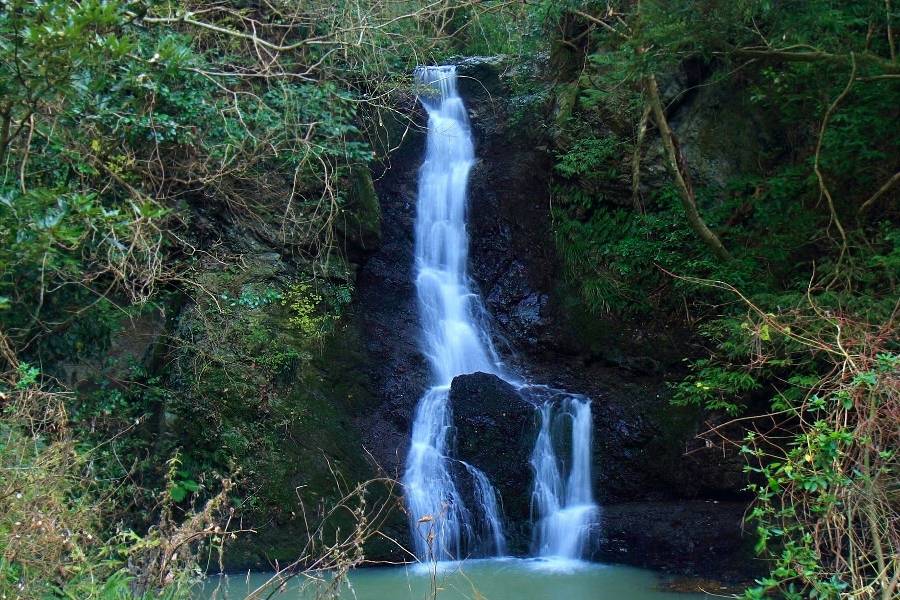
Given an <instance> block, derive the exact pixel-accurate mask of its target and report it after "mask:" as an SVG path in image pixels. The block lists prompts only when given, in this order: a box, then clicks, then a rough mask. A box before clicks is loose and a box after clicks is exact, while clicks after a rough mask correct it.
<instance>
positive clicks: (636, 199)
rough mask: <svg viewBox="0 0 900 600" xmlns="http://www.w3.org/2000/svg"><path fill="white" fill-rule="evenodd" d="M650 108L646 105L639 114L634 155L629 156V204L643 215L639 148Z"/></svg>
mask: <svg viewBox="0 0 900 600" xmlns="http://www.w3.org/2000/svg"><path fill="white" fill-rule="evenodd" d="M651 110H652V109H651V107H650V105H649V104H648V105H647V106H645V107H644V112H643V113H641V120H640V122H639V123H638V132H637V139H636V140H635V142H634V154H633V155H632V156H631V202H632V203H633V204H634V208H635V210H637V211H638V212H641V213H643V212H644V207H643V206H642V205H641V192H640V187H641V146H642V145H643V143H644V137H645V136H646V135H647V121H648V120H649V119H650V111H651Z"/></svg>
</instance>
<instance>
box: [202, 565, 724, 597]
mask: <svg viewBox="0 0 900 600" xmlns="http://www.w3.org/2000/svg"><path fill="white" fill-rule="evenodd" d="M271 577H272V574H271V573H256V574H251V575H250V576H249V577H248V576H245V575H231V576H224V577H221V578H216V579H213V580H211V581H209V582H208V583H207V584H206V586H205V587H204V588H203V589H202V590H201V591H200V592H199V594H198V595H197V596H195V597H196V598H197V599H198V600H245V599H248V598H251V599H253V600H256V599H257V598H259V599H262V598H267V597H269V594H270V593H271V592H272V591H273V590H275V589H276V587H275V586H271V585H270V586H268V587H266V588H265V589H264V590H260V591H258V592H257V593H256V594H255V595H251V594H252V593H253V592H254V590H257V589H258V588H259V587H260V586H262V585H263V584H264V583H265V582H266V581H267V580H269V579H270V578H271ZM433 580H434V583H435V584H436V587H437V596H436V599H437V600H698V599H700V598H707V599H708V598H710V596H706V595H703V594H685V593H676V592H668V591H663V590H661V589H660V588H659V583H660V580H659V577H658V575H656V574H655V573H653V572H651V571H645V570H642V569H635V568H632V567H623V566H613V565H602V564H596V563H585V562H579V561H565V560H553V559H551V560H541V559H514V558H508V559H490V560H469V561H465V562H460V563H449V564H441V565H439V567H438V569H437V572H436V573H435V574H434V578H433ZM432 586H433V583H432V572H431V571H430V570H429V569H428V568H427V567H426V566H424V565H416V566H412V567H391V568H369V569H359V570H356V571H354V572H353V573H352V574H351V576H350V578H349V582H347V583H346V584H345V585H344V586H343V587H342V588H341V592H340V595H339V596H338V597H339V598H340V599H341V600H432V599H433V598H435V596H434V593H433V587H432ZM322 587H323V582H321V581H319V582H315V581H312V580H309V579H303V578H295V579H292V580H290V581H289V582H287V583H286V584H285V586H284V589H283V591H281V592H279V593H276V594H275V595H273V596H272V598H273V599H279V600H294V599H296V600H318V599H319V598H327V597H328V596H327V595H323V594H322Z"/></svg>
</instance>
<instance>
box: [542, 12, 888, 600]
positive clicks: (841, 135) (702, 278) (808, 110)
mask: <svg viewBox="0 0 900 600" xmlns="http://www.w3.org/2000/svg"><path fill="white" fill-rule="evenodd" d="M637 7H638V5H637V4H636V3H633V2H612V3H607V4H606V5H605V7H604V6H601V5H599V4H598V3H594V2H576V1H573V2H563V3H555V2H554V3H550V2H543V3H538V5H537V6H536V7H535V9H534V10H535V11H537V12H539V13H540V15H541V18H543V19H544V20H545V23H546V26H547V29H545V31H547V30H550V29H552V30H554V31H557V32H562V34H563V35H566V36H571V37H570V39H569V40H568V41H569V42H570V44H569V45H570V47H577V44H578V43H581V44H582V47H581V52H582V54H581V55H580V56H577V57H576V60H578V61H582V59H583V62H579V65H581V64H583V65H584V66H583V68H581V70H580V71H579V74H578V76H577V77H578V79H577V85H578V87H579V89H580V94H579V98H578V102H577V104H576V107H575V112H574V113H573V114H572V116H571V118H568V119H566V120H565V121H563V122H561V123H560V124H559V126H560V127H561V129H560V131H558V132H557V136H556V139H557V140H559V143H560V144H561V147H559V148H557V162H556V168H555V170H556V174H557V177H556V186H555V188H554V203H553V218H554V229H555V233H556V240H557V246H558V248H559V250H560V254H561V256H562V257H563V261H564V264H565V266H566V274H567V277H568V279H569V280H570V281H571V282H572V284H573V285H574V286H575V287H576V289H577V290H578V291H579V292H580V296H581V299H582V301H583V302H584V304H585V305H586V306H588V307H589V308H590V309H592V310H593V311H594V312H602V311H611V312H614V313H616V314H618V315H623V316H626V317H631V318H633V319H639V320H640V322H642V324H643V326H645V327H646V320H647V319H659V320H668V319H673V318H678V319H680V318H681V316H682V315H687V316H688V318H689V321H690V323H691V324H692V325H693V327H694V329H695V331H696V334H697V336H698V341H699V342H701V343H702V346H703V348H705V350H704V351H702V352H700V355H699V357H697V358H695V359H693V360H692V361H690V362H689V372H688V374H687V376H686V377H684V378H683V379H682V380H681V381H677V382H673V384H672V388H673V395H672V401H673V402H674V403H675V404H677V405H691V406H699V407H702V408H704V409H705V410H708V411H711V412H713V413H714V414H723V415H726V416H735V417H742V419H741V420H740V421H738V422H739V423H741V422H752V423H753V425H752V426H751V427H750V431H753V430H756V431H763V432H766V431H768V432H770V433H768V434H765V433H762V434H761V433H753V434H750V435H748V438H747V440H745V442H744V453H745V455H746V457H747V458H748V477H749V481H750V482H751V483H750V488H749V489H750V491H751V492H753V493H754V495H755V497H756V503H755V505H754V511H753V513H752V514H751V515H750V519H749V520H750V521H751V522H752V523H753V524H754V526H755V527H757V534H758V545H757V551H758V552H759V553H760V554H761V555H763V556H765V557H767V558H768V559H769V560H770V564H771V573H770V575H769V576H768V577H767V578H765V579H763V580H761V581H760V582H759V586H758V587H756V588H753V589H751V590H748V591H747V593H746V597H748V598H763V597H770V596H779V597H786V598H838V597H845V596H848V595H854V596H855V595H859V596H863V597H866V595H867V594H881V595H882V596H883V597H888V596H891V597H892V596H893V595H896V577H895V576H894V574H895V573H896V572H897V571H896V564H895V563H894V564H892V563H891V562H890V561H891V559H890V558H888V557H889V556H891V555H892V554H893V555H894V556H895V555H896V552H897V548H898V546H900V534H898V532H897V528H896V527H895V526H894V525H891V524H890V523H893V522H894V519H895V518H896V498H895V492H892V491H891V490H895V489H896V486H897V470H896V457H895V456H894V452H893V448H894V446H896V444H897V441H898V440H897V437H896V423H895V421H896V416H897V413H896V410H897V381H896V363H895V362H893V361H894V358H892V357H895V356H896V353H897V350H898V347H897V341H896V340H897V337H896V323H895V319H896V298H897V283H898V282H897V277H896V274H897V272H898V266H900V263H898V261H897V258H896V253H897V239H898V235H900V234H898V232H900V223H898V216H900V215H898V213H897V210H896V207H897V203H896V198H897V190H896V186H894V188H890V186H888V188H889V189H888V191H887V192H886V194H885V195H884V196H882V197H880V198H878V199H876V200H873V202H874V204H872V207H871V208H868V207H867V209H861V207H862V206H863V205H864V203H866V202H867V200H868V199H870V198H872V197H873V196H872V195H873V194H874V193H875V191H876V190H878V189H879V187H880V186H882V185H885V184H886V182H889V181H890V178H891V176H892V175H893V174H894V173H895V172H896V170H897V167H898V163H897V158H896V157H897V156H898V155H900V147H898V143H900V140H898V138H897V136H896V135H895V134H894V132H895V131H896V130H897V128H898V126H900V121H898V118H900V117H898V113H897V111H896V99H897V87H896V86H897V84H896V61H895V60H894V57H893V54H892V50H891V49H890V47H889V46H890V45H889V43H888V39H889V35H890V34H889V33H888V27H887V20H888V19H890V18H893V19H894V20H895V21H896V15H893V17H892V16H891V15H889V14H888V13H887V10H888V9H886V5H885V4H884V3H881V2H877V1H875V0H868V1H865V2H851V3H833V2H828V1H827V0H821V1H819V0H816V1H813V2H807V3H802V6H801V5H799V4H797V3H783V2H781V3H779V2H769V1H765V0H746V1H744V0H742V1H737V2H727V3H722V2H715V1H706V0H677V1H674V2H672V1H665V2H663V1H652V0H651V1H649V2H646V1H642V2H641V3H640V5H639V7H640V8H639V9H638V8H637ZM579 12H580V13H582V14H579ZM585 13H586V14H588V15H593V16H594V17H595V20H591V19H588V18H586V17H584V16H583V14H585ZM596 19H600V20H603V21H604V23H605V24H606V26H605V27H604V26H596ZM579 40H584V41H579ZM753 52H756V53H757V54H753ZM797 52H800V53H806V52H809V53H811V55H802V56H801V55H797V54H794V53H797ZM751 56H752V57H753V59H754V60H752V61H749V62H748V58H750V57H751ZM651 74H652V75H654V76H655V77H656V79H657V81H659V85H660V89H661V90H662V92H661V93H662V95H663V96H664V98H663V102H664V104H666V105H667V106H666V108H667V110H668V111H669V113H670V118H671V122H672V123H673V124H674V126H675V129H676V131H675V133H676V136H678V137H679V138H680V141H681V151H682V153H683V158H684V160H685V163H686V172H687V173H688V174H689V175H690V176H691V178H692V179H693V182H692V183H693V190H694V191H695V193H696V196H697V205H698V209H699V212H700V213H701V215H702V217H703V219H704V220H705V221H706V223H707V224H708V225H709V227H710V228H711V229H712V230H714V231H715V232H716V233H717V234H718V235H719V236H720V238H721V239H722V241H723V243H724V245H725V246H726V247H727V248H728V249H729V251H730V253H731V254H732V255H733V257H734V258H733V259H732V260H731V261H728V262H727V263H721V262H718V261H715V260H712V258H711V257H710V256H709V253H708V251H707V250H706V248H705V247H704V246H703V245H702V244H701V243H700V242H699V240H698V238H697V236H696V235H695V234H694V232H693V230H692V229H691V228H690V227H688V225H687V222H686V219H685V214H684V211H683V209H682V206H681V203H680V201H679V200H680V199H679V197H678V195H677V189H676V188H674V187H670V186H669V185H667V184H665V183H662V184H661V183H659V181H658V176H659V174H660V172H661V171H662V168H661V167H662V165H660V164H659V160H658V159H657V156H658V153H659V151H658V146H655V145H654V144H658V142H656V140H655V138H656V135H655V132H654V130H653V122H652V119H651V122H650V128H649V129H648V132H647V139H646V140H644V141H643V145H642V147H640V148H636V147H635V146H636V145H637V143H638V139H637V136H636V132H637V131H638V121H639V119H640V115H641V114H642V112H643V108H644V103H645V100H644V98H643V90H642V86H643V78H644V77H646V76H648V75H651ZM685 81H686V83H685ZM570 85H573V84H572V83H565V84H564V85H563V86H561V88H560V89H561V90H562V92H561V93H567V89H568V87H567V86H570ZM692 98H693V100H692ZM685 101H686V102H685ZM685 105H686V106H688V107H689V108H685V107H684V106H685ZM692 105H698V106H702V107H704V110H706V111H709V114H703V115H698V114H697V113H696V109H694V111H695V112H693V113H692V112H690V111H691V107H692ZM826 114H827V115H828V117H827V122H826ZM723 119H728V120H738V121H741V122H734V123H732V122H724V123H723V122H715V121H717V120H723ZM743 121H746V122H743ZM823 122H824V124H823ZM748 146H749V148H750V151H749V154H747V153H745V152H744V148H745V147H748ZM635 152H637V153H638V156H639V157H640V159H641V160H640V165H641V168H640V170H639V172H638V174H639V175H640V178H641V179H640V181H641V183H642V185H641V188H639V189H638V193H637V194H632V193H631V192H632V189H631V185H632V177H631V176H632V175H633V171H632V169H633V163H632V158H633V157H634V156H635ZM722 159H725V160H731V161H732V163H731V164H732V167H731V168H730V169H729V170H728V178H727V180H726V179H725V178H717V177H715V175H717V174H718V171H719V168H718V166H717V165H716V164H715V163H712V162H711V161H714V160H722ZM650 165H652V167H653V170H651V169H648V166H650ZM710 173H712V175H714V177H709V176H708V174H710ZM870 204H871V203H870ZM867 210H868V211H869V212H867ZM673 275H674V277H673ZM876 356H880V357H882V358H881V359H876V358H875V357H876ZM890 365H894V366H890ZM892 421H893V424H892ZM892 494H893V496H892ZM838 540H840V541H838ZM848 540H849V542H848ZM892 577H894V580H893V581H894V582H893V583H891V581H892V579H891V578H892ZM892 585H893V586H894V587H893V588H892V587H891V586H892ZM873 590H874V591H873Z"/></svg>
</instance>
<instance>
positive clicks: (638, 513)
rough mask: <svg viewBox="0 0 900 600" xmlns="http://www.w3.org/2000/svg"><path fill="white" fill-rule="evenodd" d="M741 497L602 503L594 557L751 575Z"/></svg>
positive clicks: (720, 575)
mask: <svg viewBox="0 0 900 600" xmlns="http://www.w3.org/2000/svg"><path fill="white" fill-rule="evenodd" d="M745 508H746V507H745V505H744V504H743V503H741V502H717V501H700V500H695V501H690V502H679V503H674V502H629V503H624V504H613V505H609V506H605V507H603V509H602V511H601V515H600V523H599V526H598V529H599V533H598V538H597V549H596V553H595V554H594V558H595V559H597V560H601V561H605V562H620V563H621V562H624V563H630V564H636V565H640V566H643V567H649V568H652V569H659V570H662V571H669V572H672V573H678V574H681V575H690V576H696V577H710V578H713V579H717V580H720V581H727V582H741V581H749V580H750V579H752V576H753V575H756V574H761V571H762V569H761V568H760V567H761V566H762V565H759V564H758V565H753V564H752V563H751V562H748V561H747V560H746V558H745V557H746V556H747V554H748V552H747V551H748V548H747V546H748V544H749V539H748V538H746V537H744V536H743V535H742V532H741V526H740V522H741V517H742V515H743V513H744V510H745Z"/></svg>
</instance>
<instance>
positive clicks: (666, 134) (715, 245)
mask: <svg viewBox="0 0 900 600" xmlns="http://www.w3.org/2000/svg"><path fill="white" fill-rule="evenodd" d="M644 87H645V89H646V90H647V95H648V102H649V104H650V107H651V109H652V110H653V116H654V120H655V121H656V126H657V128H658V129H659V134H660V137H662V142H663V147H664V148H665V150H666V156H667V158H668V160H667V161H666V166H668V168H669V171H670V172H671V173H672V176H673V177H674V178H675V183H676V184H677V186H678V192H679V196H680V198H681V205H682V206H683V207H684V212H685V215H686V216H687V220H688V223H689V224H690V226H691V228H692V229H693V230H694V232H695V233H696V234H697V235H698V236H699V237H700V239H701V240H702V241H703V243H704V244H706V245H707V246H708V247H709V248H710V250H712V252H713V254H714V255H715V256H716V258H718V259H719V260H721V261H723V262H725V261H729V260H731V254H730V253H729V252H728V250H727V249H726V248H725V246H724V245H723V244H722V241H721V240H720V239H719V236H717V235H716V234H715V233H713V231H712V230H710V228H709V227H708V226H707V225H706V222H705V221H704V220H703V217H702V216H700V212H699V211H698V210H697V199H696V197H695V195H694V190H693V188H692V187H691V184H690V180H689V179H688V176H687V169H686V167H685V163H684V158H683V157H682V156H681V153H680V152H679V150H678V147H677V146H676V141H675V134H674V133H673V132H672V129H671V127H669V122H668V120H667V119H666V114H665V111H664V110H663V106H662V101H661V100H660V97H659V86H658V85H657V83H656V77H654V76H653V75H648V76H646V77H644Z"/></svg>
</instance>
